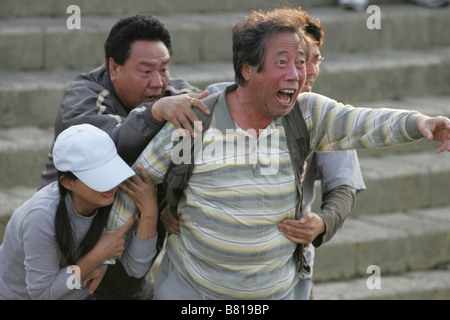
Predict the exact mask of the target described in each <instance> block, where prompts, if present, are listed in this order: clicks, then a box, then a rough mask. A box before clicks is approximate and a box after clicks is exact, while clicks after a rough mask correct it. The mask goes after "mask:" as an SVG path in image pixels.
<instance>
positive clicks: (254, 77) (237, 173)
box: [111, 9, 450, 299]
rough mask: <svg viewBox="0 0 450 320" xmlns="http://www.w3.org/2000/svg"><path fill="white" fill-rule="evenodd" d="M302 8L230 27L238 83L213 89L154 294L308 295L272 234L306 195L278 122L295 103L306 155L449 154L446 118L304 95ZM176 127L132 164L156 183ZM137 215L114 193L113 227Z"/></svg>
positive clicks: (289, 255) (289, 248)
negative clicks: (404, 148)
mask: <svg viewBox="0 0 450 320" xmlns="http://www.w3.org/2000/svg"><path fill="white" fill-rule="evenodd" d="M299 16H300V17H301V16H302V15H301V14H300V13H299V12H298V10H296V9H277V10H273V11H269V12H263V11H259V12H254V13H253V14H251V15H250V16H248V17H246V18H245V19H244V20H243V21H241V22H239V23H238V24H237V25H236V26H235V28H234V29H233V62H234V68H235V74H236V76H235V80H236V84H235V85H232V86H229V87H227V88H226V89H225V90H224V91H222V92H220V93H218V96H217V102H216V103H215V108H214V112H213V115H212V121H211V125H210V128H209V129H208V131H206V132H205V133H204V137H203V139H202V141H201V142H202V157H201V161H199V162H198V163H197V162H196V166H195V168H194V171H193V174H192V177H191V178H190V180H189V185H188V186H187V187H186V188H185V190H184V193H183V195H182V197H181V199H180V202H179V205H178V214H179V217H180V232H179V234H177V235H171V236H170V237H169V238H168V241H167V244H166V254H165V256H164V257H163V260H162V262H161V265H160V268H159V273H158V275H157V280H156V285H155V299H308V297H309V287H308V288H305V287H304V286H302V285H299V281H298V279H299V272H300V270H299V268H298V267H297V263H296V260H295V257H294V252H295V249H296V244H294V243H293V242H291V241H289V240H288V239H287V238H286V237H285V236H284V235H283V234H282V233H281V232H280V231H279V230H278V224H279V223H280V222H281V221H283V220H284V219H293V218H295V212H296V209H297V207H298V205H299V203H301V201H302V199H301V195H300V194H299V193H298V192H297V186H296V180H295V178H294V174H293V166H292V163H291V159H290V155H289V150H288V148H287V144H286V139H285V137H286V133H285V130H284V127H283V123H282V122H281V121H280V120H281V118H280V117H281V116H283V115H286V114H287V113H289V112H290V110H291V109H292V107H293V105H294V102H295V100H297V101H298V103H299V106H300V108H301V111H302V113H303V117H304V119H305V122H306V125H307V128H308V131H309V135H310V150H309V152H313V151H330V150H342V149H354V148H370V147H381V146H388V145H395V144H403V143H408V142H412V141H415V140H418V139H421V138H422V137H424V136H425V137H427V139H429V140H431V139H434V140H438V141H441V142H442V143H443V144H442V146H441V147H439V148H438V153H440V152H443V151H445V150H447V151H450V120H449V119H447V118H444V117H435V118H430V117H427V116H424V115H421V114H419V113H417V112H412V111H411V112H410V111H406V110H392V109H376V110H375V109H365V108H353V107H351V106H346V105H343V104H341V103H338V102H336V101H334V100H332V99H329V98H327V97H324V96H321V95H318V94H314V93H305V94H302V95H299V93H300V92H301V90H302V87H303V85H304V82H305V74H306V70H305V65H306V63H307V61H308V44H307V40H306V38H305V37H304V35H303V33H302V27H303V25H304V21H301V20H302V19H300V18H299ZM230 129H232V132H231V133H230V131H229V130H230ZM219 131H220V132H224V134H223V135H222V136H221V135H219V134H218V133H217V132H219ZM227 133H228V134H227ZM177 135H179V134H178V133H177V132H176V129H175V128H174V126H173V125H171V124H167V125H165V127H164V128H163V129H162V130H161V131H160V132H159V133H158V135H157V136H156V137H155V138H154V139H153V140H152V142H151V143H150V144H149V145H148V146H147V148H146V149H145V150H144V152H143V153H142V154H141V156H140V157H139V158H138V159H137V161H136V163H140V164H141V165H142V166H143V167H144V168H145V169H146V171H147V172H148V173H149V174H150V176H151V177H152V179H153V180H154V181H155V183H160V182H162V180H163V178H164V174H165V172H166V170H167V167H168V165H169V163H170V162H171V161H172V160H179V155H180V154H179V153H178V152H172V151H174V150H175V151H179V150H177V149H176V148H174V137H176V136H177ZM212 137H214V138H212ZM269 141H270V142H269ZM240 144H243V145H244V147H242V148H240V147H239V145H240ZM230 145H233V146H234V148H227V147H228V146H230ZM269 145H270V147H268V148H266V147H267V146H269ZM224 146H225V147H224ZM227 151H229V152H227ZM273 169H275V170H273ZM136 212H137V210H136V206H135V205H134V203H133V201H132V200H131V198H129V197H127V195H126V194H124V193H119V194H117V197H116V201H115V203H114V205H113V209H112V211H111V213H112V217H114V219H116V221H115V224H116V225H120V224H121V223H124V221H126V220H127V219H128V218H129V217H130V216H132V215H134V214H135V213H136ZM119 221H120V222H119Z"/></svg>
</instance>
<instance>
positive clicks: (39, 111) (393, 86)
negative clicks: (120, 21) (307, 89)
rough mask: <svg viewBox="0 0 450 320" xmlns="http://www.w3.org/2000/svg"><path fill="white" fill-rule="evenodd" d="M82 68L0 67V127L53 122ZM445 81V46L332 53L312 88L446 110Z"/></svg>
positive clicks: (194, 67)
mask: <svg viewBox="0 0 450 320" xmlns="http://www.w3.org/2000/svg"><path fill="white" fill-rule="evenodd" d="M405 57H406V58H405ZM86 71H88V70H51V71H50V70H41V71H0V115H1V116H0V127H12V126H29V125H30V126H34V125H38V126H51V125H53V123H54V119H55V115H56V112H57V110H58V108H59V105H60V104H61V100H62V97H63V95H64V92H65V89H66V88H67V85H68V84H69V82H70V81H71V80H72V79H73V78H74V77H75V76H76V75H78V74H79V73H82V72H86ZM171 74H172V76H173V77H174V78H183V79H185V80H187V81H188V82H190V83H192V84H193V85H196V86H197V87H199V88H201V89H204V88H206V87H207V86H208V85H209V84H212V83H215V82H222V81H233V79H234V71H233V67H232V64H231V62H203V63H193V64H173V65H172V66H171ZM449 83H450V46H449V47H441V48H435V50H434V51H430V50H424V51H422V50H406V51H405V50H394V51H389V52H385V51H377V52H372V53H370V54H366V55H362V54H361V55H360V54H345V55H339V56H338V55H331V56H330V58H329V59H328V58H327V60H326V62H324V63H323V64H322V68H321V77H320V81H318V82H317V84H316V86H315V91H316V92H318V93H321V94H324V95H327V96H329V97H332V98H334V99H336V100H339V101H342V102H344V103H352V104H355V105H356V106H364V105H368V106H372V105H374V104H373V101H376V100H380V99H383V100H393V99H396V100H398V101H397V102H396V101H388V103H390V104H395V105H396V106H398V107H400V108H406V109H415V108H423V106H424V105H427V104H428V103H432V104H431V106H432V107H434V105H435V103H439V110H440V111H441V110H442V111H446V112H447V114H448V111H449V108H448V107H446V106H445V103H447V101H448V100H446V99H448V97H447V96H445V95H449V94H450V86H449V85H448V84H449ZM433 96H443V97H442V98H437V99H441V100H442V101H438V102H436V101H430V100H429V99H430V97H431V99H432V97H433ZM418 97H422V98H423V99H425V100H423V99H422V98H420V99H419V98H418ZM427 99H428V100H427ZM367 101H372V102H371V103H368V102H367ZM416 101H417V102H416ZM422 101H423V104H422ZM378 105H379V104H378ZM409 105H414V108H410V107H409ZM447 106H448V104H447ZM429 110H431V111H433V108H429V109H427V112H425V114H428V113H429V112H431V111H429ZM442 114H443V113H442Z"/></svg>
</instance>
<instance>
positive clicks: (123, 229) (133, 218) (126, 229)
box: [117, 215, 136, 234]
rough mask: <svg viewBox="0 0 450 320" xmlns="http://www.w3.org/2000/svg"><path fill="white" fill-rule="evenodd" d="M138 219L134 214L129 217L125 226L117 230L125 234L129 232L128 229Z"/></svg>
mask: <svg viewBox="0 0 450 320" xmlns="http://www.w3.org/2000/svg"><path fill="white" fill-rule="evenodd" d="M135 221H136V215H134V216H132V217H131V218H130V219H128V221H127V222H125V224H124V225H123V226H121V227H120V228H119V229H118V230H117V232H118V233H120V234H125V233H127V232H128V230H129V229H130V228H131V226H132V225H133V224H134V222H135Z"/></svg>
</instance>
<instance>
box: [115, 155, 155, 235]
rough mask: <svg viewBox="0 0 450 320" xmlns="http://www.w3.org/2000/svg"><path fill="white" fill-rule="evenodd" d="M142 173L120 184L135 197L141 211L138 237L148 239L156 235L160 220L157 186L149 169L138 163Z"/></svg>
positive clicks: (121, 187)
mask: <svg viewBox="0 0 450 320" xmlns="http://www.w3.org/2000/svg"><path fill="white" fill-rule="evenodd" d="M136 168H137V169H138V171H139V173H140V175H134V176H132V177H131V178H129V179H127V180H126V181H124V182H123V183H122V184H121V185H120V190H122V191H123V192H125V193H126V194H128V195H129V196H130V197H131V198H133V200H134V202H135V203H136V206H137V207H138V209H139V211H140V213H141V214H140V220H139V225H138V228H137V230H136V237H137V238H139V239H144V240H147V239H149V238H153V237H155V235H156V224H157V221H158V203H157V192H156V187H155V185H154V184H153V181H152V179H151V178H150V176H149V175H148V173H147V171H145V169H144V168H143V167H142V166H141V165H140V164H138V165H137V166H136Z"/></svg>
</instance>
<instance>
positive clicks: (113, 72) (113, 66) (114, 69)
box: [108, 57, 120, 80]
mask: <svg viewBox="0 0 450 320" xmlns="http://www.w3.org/2000/svg"><path fill="white" fill-rule="evenodd" d="M108 64H109V76H110V77H111V80H112V79H113V78H116V77H117V74H118V73H119V72H120V64H118V63H117V62H116V61H114V59H113V58H112V57H109V61H108Z"/></svg>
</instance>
